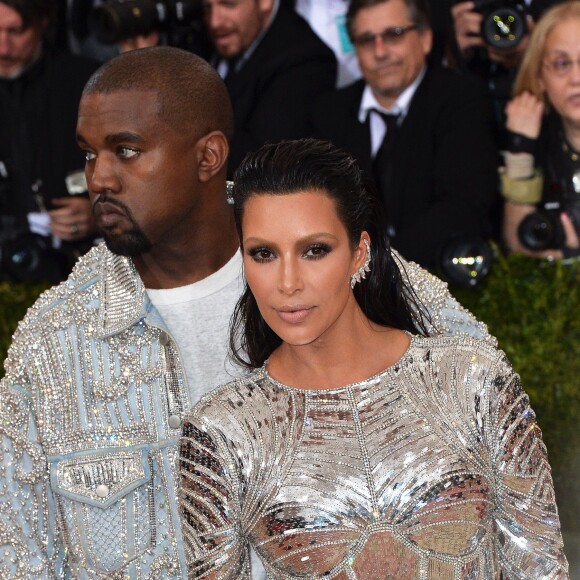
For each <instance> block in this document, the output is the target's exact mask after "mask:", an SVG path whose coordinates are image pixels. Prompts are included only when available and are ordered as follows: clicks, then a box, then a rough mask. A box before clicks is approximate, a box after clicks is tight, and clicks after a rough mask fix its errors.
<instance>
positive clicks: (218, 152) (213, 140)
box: [196, 131, 230, 182]
mask: <svg viewBox="0 0 580 580" xmlns="http://www.w3.org/2000/svg"><path fill="white" fill-rule="evenodd" d="M229 150H230V149H229V145H228V140H227V139H226V136H225V135H224V134H223V133H222V132H221V131H212V132H211V133H208V134H207V135H204V136H203V137H202V138H201V139H200V140H199V141H198V142H197V144H196V153H197V164H198V177H199V180H200V181H202V182H206V181H209V180H210V179H211V178H212V177H214V176H215V175H217V174H218V173H219V172H220V171H221V170H222V169H223V168H224V167H225V166H226V165H227V162H228V155H229Z"/></svg>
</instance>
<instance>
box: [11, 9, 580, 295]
mask: <svg viewBox="0 0 580 580" xmlns="http://www.w3.org/2000/svg"><path fill="white" fill-rule="evenodd" d="M550 8H551V10H549V9H550ZM548 10H549V11H548ZM546 11H548V12H547V13H546ZM579 38H580V3H579V2H570V1H567V2H556V1H554V0H475V1H471V0H468V1H454V0H450V1H448V2H443V1H441V2H428V1H426V0H352V2H350V3H349V2H347V1H346V0H295V1H293V0H185V1H175V0H106V1H102V0H60V1H58V0H2V1H0V119H1V123H0V220H1V230H0V231H1V234H0V244H1V248H2V252H1V256H2V257H1V258H0V259H1V264H2V266H1V270H0V276H2V277H3V278H5V279H14V280H43V279H50V280H51V281H57V280H59V279H61V278H63V276H65V275H66V273H68V271H69V270H70V267H71V264H72V263H74V260H75V259H76V257H78V255H79V254H80V253H82V252H85V251H86V250H87V249H88V248H89V247H90V246H91V244H92V243H93V241H94V237H95V229H94V225H93V222H92V217H91V213H90V208H89V204H88V201H87V198H86V185H85V183H84V178H83V158H82V156H81V154H80V152H79V151H78V149H77V147H76V144H75V138H74V127H75V121H76V107H77V104H78V99H79V95H80V92H81V90H82V87H83V85H84V83H85V82H86V80H87V79H88V77H89V76H90V74H91V72H92V71H93V70H95V68H96V67H97V66H98V65H99V63H100V62H103V61H105V60H107V59H109V58H111V57H112V56H113V55H115V54H117V53H118V52H119V51H126V50H131V49H134V48H140V47H145V46H152V45H157V44H170V45H174V46H179V47H182V48H185V49H187V50H191V51H193V52H196V53H198V54H200V55H201V56H203V57H204V58H206V59H207V60H208V61H209V62H210V63H212V64H213V65H214V66H215V67H216V68H217V70H218V71H219V73H220V75H221V76H222V77H223V78H224V80H225V82H226V85H227V87H228V90H229V92H230V95H231V98H232V102H233V106H234V112H235V132H234V138H233V141H232V143H231V158H230V174H233V171H234V170H235V168H236V166H237V165H238V164H239V162H240V161H241V159H242V158H243V157H244V155H245V154H246V153H247V152H248V151H251V150H253V149H255V148H257V147H259V146H260V145H262V144H263V143H265V142H267V141H270V142H271V141H278V140H281V139H286V138H288V139H292V138H299V137H305V136H314V137H319V138H324V139H328V140H330V141H333V142H334V144H335V145H338V146H340V147H342V148H344V149H346V150H348V151H349V152H350V153H352V154H353V155H354V156H355V157H356V158H357V159H358V161H359V162H360V163H361V165H362V166H363V167H364V168H366V169H367V170H368V173H369V175H370V176H372V178H373V179H374V180H375V183H376V185H377V191H378V195H379V196H380V198H381V200H382V201H383V206H384V209H385V212H386V215H387V220H388V224H389V226H388V227H389V233H390V236H391V239H392V242H393V245H394V246H395V247H396V248H397V249H398V250H399V251H400V252H401V253H402V254H403V255H404V256H405V257H406V258H407V259H409V260H413V261H416V262H418V263H419V264H421V265H422V266H424V267H427V268H429V269H431V270H433V271H435V272H437V273H438V274H439V275H441V276H442V277H444V278H446V279H448V280H450V281H451V282H455V283H457V284H463V285H466V284H473V283H475V282H477V281H478V278H481V277H482V276H483V275H485V272H486V271H487V269H488V267H489V260H490V255H491V252H490V249H489V246H488V241H489V240H495V241H496V242H497V243H498V244H499V245H500V247H501V248H502V249H503V250H504V251H506V252H520V253H523V254H527V255H531V256H537V257H547V258H549V259H560V258H564V259H573V258H575V257H576V256H578V253H579V249H578V247H579V243H578V234H579V232H580V60H579V59H580V42H579V40H578V39H579Z"/></svg>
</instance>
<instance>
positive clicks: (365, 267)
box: [350, 239, 371, 288]
mask: <svg viewBox="0 0 580 580" xmlns="http://www.w3.org/2000/svg"><path fill="white" fill-rule="evenodd" d="M363 242H364V243H365V246H366V249H367V256H366V258H365V261H364V262H363V264H362V266H361V267H360V268H359V269H358V270H357V271H356V272H355V273H354V274H353V275H352V276H351V277H350V287H351V288H354V287H355V286H356V285H357V284H358V283H359V282H360V281H361V280H364V279H365V278H366V277H367V272H370V271H371V268H370V264H371V247H370V245H369V243H368V241H367V240H366V239H363Z"/></svg>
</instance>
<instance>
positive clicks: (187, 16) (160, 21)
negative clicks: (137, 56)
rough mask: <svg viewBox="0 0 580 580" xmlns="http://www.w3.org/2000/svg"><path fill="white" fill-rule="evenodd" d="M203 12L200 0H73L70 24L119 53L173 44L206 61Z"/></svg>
mask: <svg viewBox="0 0 580 580" xmlns="http://www.w3.org/2000/svg"><path fill="white" fill-rule="evenodd" d="M202 14H203V12H202V3H201V1H200V0H182V1H179V0H106V1H105V2H103V1H100V2H98V1H97V0H72V6H71V23H72V24H73V26H72V28H73V30H74V31H75V34H76V36H77V37H85V38H93V39H94V41H95V42H97V43H99V44H100V45H101V46H112V45H117V47H118V49H119V51H120V52H128V51H129V50H134V49H137V48H147V47H151V46H158V45H163V46H174V47H177V48H183V49H184V50H188V51H189V52H193V53H195V54H198V55H199V56H202V57H203V58H205V59H206V60H207V58H208V57H209V54H210V51H211V44H210V42H209V40H208V38H207V34H206V33H205V28H204V26H203V22H202ZM84 23H86V26H83V24H84Z"/></svg>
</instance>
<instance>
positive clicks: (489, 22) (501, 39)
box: [481, 6, 526, 49]
mask: <svg viewBox="0 0 580 580" xmlns="http://www.w3.org/2000/svg"><path fill="white" fill-rule="evenodd" d="M525 32H526V19H525V16H524V15H523V14H522V12H521V11H519V10H518V9H516V8H512V7H510V6H503V7H500V8H497V9H496V10H492V11H490V12H489V13H488V14H486V15H485V17H484V19H483V22H482V24H481V35H482V37H483V39H484V40H485V42H487V43H488V44H489V45H491V46H495V47H496V48H506V49H507V48H512V47H514V46H516V45H517V44H518V43H519V42H520V40H521V39H522V38H523V37H524V34H525Z"/></svg>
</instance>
